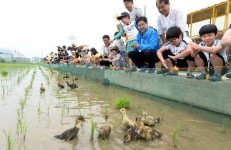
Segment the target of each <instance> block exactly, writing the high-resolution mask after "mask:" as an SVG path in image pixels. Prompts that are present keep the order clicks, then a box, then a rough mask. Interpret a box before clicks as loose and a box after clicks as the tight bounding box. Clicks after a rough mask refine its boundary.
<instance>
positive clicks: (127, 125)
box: [120, 108, 135, 128]
mask: <svg viewBox="0 0 231 150" xmlns="http://www.w3.org/2000/svg"><path fill="white" fill-rule="evenodd" d="M120 113H122V115H123V120H122V125H123V127H124V128H131V127H135V123H134V122H133V121H132V120H130V119H129V118H128V116H127V113H126V109H125V108H122V109H120Z"/></svg>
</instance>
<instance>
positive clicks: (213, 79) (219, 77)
mask: <svg viewBox="0 0 231 150" xmlns="http://www.w3.org/2000/svg"><path fill="white" fill-rule="evenodd" d="M209 80H210V81H221V76H219V75H217V74H214V75H213V76H211V77H210V78H209Z"/></svg>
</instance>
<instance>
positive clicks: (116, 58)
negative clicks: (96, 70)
mask: <svg viewBox="0 0 231 150" xmlns="http://www.w3.org/2000/svg"><path fill="white" fill-rule="evenodd" d="M109 62H112V69H113V70H120V69H123V67H124V65H125V64H124V57H122V55H121V54H120V51H119V47H118V46H114V47H112V48H111V54H110V56H109Z"/></svg>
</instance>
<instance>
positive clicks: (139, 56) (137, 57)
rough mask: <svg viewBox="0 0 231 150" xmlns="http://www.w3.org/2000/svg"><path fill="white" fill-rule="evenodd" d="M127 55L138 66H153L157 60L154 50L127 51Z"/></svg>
mask: <svg viewBox="0 0 231 150" xmlns="http://www.w3.org/2000/svg"><path fill="white" fill-rule="evenodd" d="M128 57H129V58H130V59H131V60H132V61H133V63H135V65H136V66H137V67H138V68H142V67H143V66H148V68H155V66H156V65H155V63H157V62H159V58H158V57H157V54H156V51H154V50H145V51H141V52H138V51H131V52H129V53H128Z"/></svg>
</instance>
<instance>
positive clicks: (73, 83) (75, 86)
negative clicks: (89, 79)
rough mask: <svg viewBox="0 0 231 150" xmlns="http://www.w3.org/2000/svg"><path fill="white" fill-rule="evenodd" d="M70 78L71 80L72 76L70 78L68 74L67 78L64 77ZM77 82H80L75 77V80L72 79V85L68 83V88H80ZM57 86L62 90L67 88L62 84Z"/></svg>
mask: <svg viewBox="0 0 231 150" xmlns="http://www.w3.org/2000/svg"><path fill="white" fill-rule="evenodd" d="M69 78H70V76H68V74H66V75H65V76H63V79H69ZM75 80H78V78H77V77H74V78H73V79H72V83H69V82H68V81H66V84H67V86H68V87H69V88H71V89H76V88H78V85H77V84H75ZM57 85H58V87H59V88H61V89H64V88H65V86H64V85H63V84H61V83H58V84H57Z"/></svg>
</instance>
